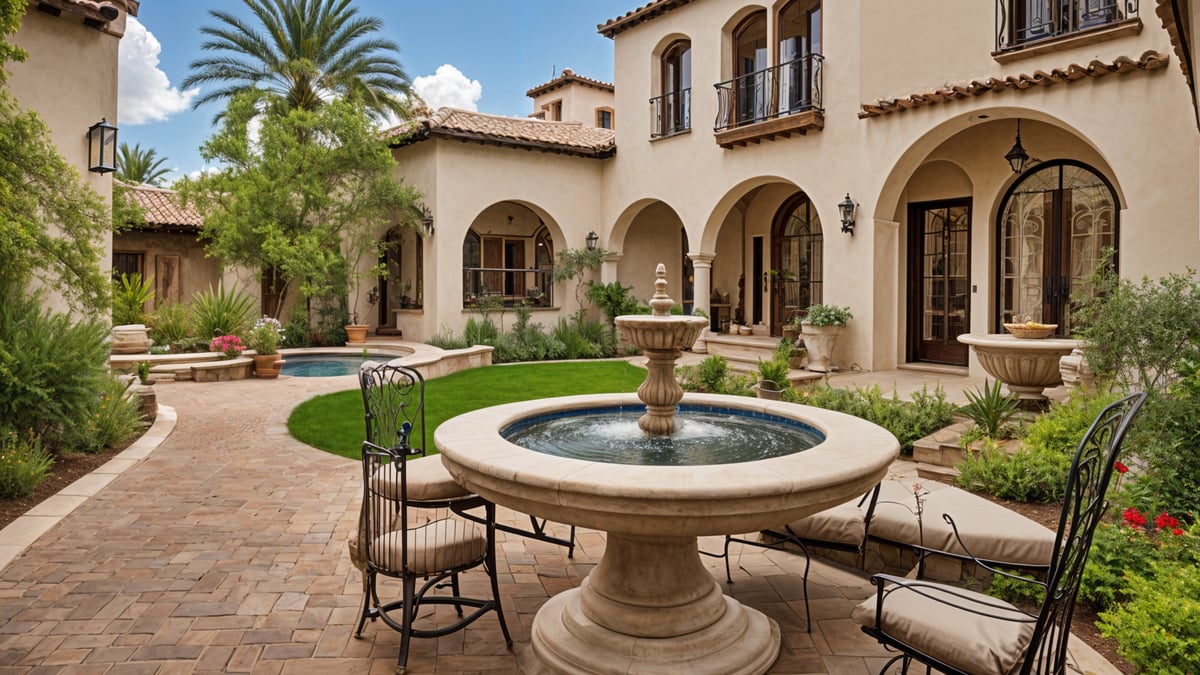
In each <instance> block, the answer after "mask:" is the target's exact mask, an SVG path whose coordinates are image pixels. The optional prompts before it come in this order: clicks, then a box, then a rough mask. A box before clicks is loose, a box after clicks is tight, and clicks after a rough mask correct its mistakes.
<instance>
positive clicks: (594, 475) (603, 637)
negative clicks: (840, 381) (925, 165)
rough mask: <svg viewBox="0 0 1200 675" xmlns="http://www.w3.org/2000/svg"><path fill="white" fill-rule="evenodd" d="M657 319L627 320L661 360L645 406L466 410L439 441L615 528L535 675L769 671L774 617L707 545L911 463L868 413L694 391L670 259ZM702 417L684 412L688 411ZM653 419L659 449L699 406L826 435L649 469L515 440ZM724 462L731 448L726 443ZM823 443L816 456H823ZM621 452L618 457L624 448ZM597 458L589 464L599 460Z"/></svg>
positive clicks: (542, 639) (692, 324)
mask: <svg viewBox="0 0 1200 675" xmlns="http://www.w3.org/2000/svg"><path fill="white" fill-rule="evenodd" d="M655 286H656V292H655V297H654V299H653V300H652V301H651V305H652V307H653V308H654V312H655V313H654V314H652V315H650V316H622V317H618V318H617V325H618V326H619V328H620V330H621V332H622V336H623V337H624V338H625V339H626V340H628V341H630V342H631V343H633V344H637V345H639V346H641V347H642V348H643V349H644V350H645V352H646V354H647V356H648V357H649V358H650V362H649V364H648V372H647V375H646V381H645V382H644V383H643V384H642V386H641V388H639V389H638V394H637V396H636V397H635V396H633V395H630V394H601V395H589V396H568V397H561V398H552V399H541V400H535V401H526V402H522V403H512V404H507V405H501V406H495V407H492V408H485V409H482V410H477V411H474V412H470V413H467V414H465V415H460V416H459V417H456V418H454V419H452V420H449V421H447V422H446V423H444V424H442V425H441V426H440V427H438V430H437V432H436V433H435V437H434V441H435V443H436V444H437V447H438V449H439V450H440V451H441V453H442V461H443V463H444V464H445V465H446V467H447V468H448V469H449V471H450V473H451V474H452V475H453V476H454V478H455V480H457V481H458V482H459V483H461V484H462V485H464V486H465V487H466V488H467V489H469V490H471V491H472V492H475V493H477V494H479V495H482V496H483V497H485V498H487V499H490V500H492V501H494V502H496V503H498V504H503V505H505V506H509V507H511V508H513V509H514V510H517V511H521V512H524V513H529V514H532V515H536V516H539V517H542V518H548V519H550V520H552V521H555V522H559V523H573V524H576V525H579V526H582V527H587V528H592V529H597V530H603V531H605V532H607V540H606V546H605V549H604V554H603V557H601V559H600V561H599V563H598V564H597V565H596V567H595V568H594V569H593V570H592V572H591V573H590V574H589V575H588V577H587V579H585V580H584V581H583V584H582V585H581V586H580V587H579V588H576V589H571V590H568V591H564V592H562V593H559V594H558V595H555V596H554V597H552V598H550V600H548V601H547V602H546V604H544V605H543V606H542V608H541V609H540V610H539V611H538V614H537V616H536V618H535V619H534V623H533V627H532V631H531V649H530V650H529V651H527V652H525V653H524V654H522V655H521V660H522V667H523V668H524V669H525V670H527V671H529V672H551V673H612V674H613V675H616V674H618V673H621V674H624V673H638V672H658V673H666V672H689V673H692V674H695V675H699V674H708V673H738V674H742V673H746V674H753V673H763V672H766V671H767V669H769V668H770V667H771V664H772V663H774V661H775V659H776V657H777V656H778V654H779V644H780V632H779V627H778V625H776V623H775V622H774V621H772V620H771V619H770V618H768V617H767V616H766V615H764V614H762V613H761V612H759V611H757V610H755V609H752V608H750V607H746V606H745V605H743V604H741V603H740V602H739V601H737V600H735V599H733V598H732V597H730V596H727V595H725V594H724V593H723V591H722V585H721V584H718V583H717V581H716V580H715V579H714V577H713V575H712V574H711V573H710V572H709V570H708V569H707V568H706V567H705V566H704V564H703V563H702V562H701V560H700V557H699V554H698V545H697V537H700V536H706V535H722V534H729V533H744V532H753V531H756V530H760V529H764V528H767V527H772V526H778V525H779V524H780V523H786V522H790V521H791V520H794V519H796V518H800V517H802V516H805V515H808V514H811V513H815V512H817V511H820V510H822V509H825V508H829V507H831V506H834V505H837V504H841V503H843V502H845V501H848V500H850V499H852V498H854V497H856V496H858V495H861V494H863V493H864V492H866V491H867V490H869V489H870V488H871V487H872V486H873V485H874V484H875V483H877V482H878V481H879V480H880V479H881V478H883V476H884V475H885V474H886V472H887V469H888V466H889V465H890V464H891V462H892V460H893V459H895V457H896V456H897V454H898V453H899V449H900V448H899V443H898V442H897V441H896V438H895V437H894V436H892V435H891V434H890V433H888V432H887V431H885V430H884V429H882V428H880V427H878V426H876V425H874V424H871V423H869V422H866V421H864V420H861V419H859V418H856V417H851V416H849V415H844V414H842V413H837V412H833V411H829V410H822V409H818V408H810V407H807V406H801V405H796V404H792V403H783V402H778V401H766V400H763V399H755V398H747V397H735V396H717V395H706V394H687V395H684V394H683V393H682V390H681V389H680V387H679V385H678V384H676V383H675V380H674V375H673V369H674V363H675V360H676V359H677V358H678V357H679V354H680V350H681V349H683V348H684V347H685V346H688V345H690V344H691V341H692V340H694V339H695V337H696V335H697V334H698V333H699V331H700V329H701V328H703V326H704V325H705V323H706V322H705V320H704V319H703V318H700V317H684V316H670V314H669V308H670V306H671V304H672V303H671V300H670V298H668V297H667V296H666V279H665V272H664V268H663V266H662V265H660V266H659V268H658V271H657V280H656V282H655ZM677 404H682V405H683V406H685V407H686V409H685V411H684V412H683V413H680V416H677V415H676V405H677ZM643 407H644V409H645V414H644V415H643V416H642V417H641V418H640V419H639V420H638V422H637V426H638V427H640V428H641V429H642V431H643V432H644V434H645V435H646V436H648V437H652V438H651V440H652V441H653V442H654V443H667V444H671V443H674V442H675V435H674V434H672V430H674V429H676V425H677V422H680V417H682V422H680V423H681V424H683V428H686V427H687V426H688V425H690V424H691V422H690V421H689V418H688V415H689V414H690V413H689V411H690V410H691V409H706V410H713V411H718V412H719V413H720V414H722V415H726V416H740V417H744V418H750V419H752V420H753V422H754V424H755V425H756V426H762V427H764V428H766V429H768V435H772V436H774V435H780V434H786V433H788V430H790V429H794V428H795V427H804V428H806V429H809V430H812V431H813V432H814V434H813V436H815V438H816V439H817V440H816V441H815V445H812V444H811V443H809V444H801V443H799V442H797V443H796V444H795V447H793V448H789V449H788V450H787V451H786V452H785V453H783V454H777V455H772V456H769V457H767V458H765V459H756V460H752V461H742V460H734V461H732V462H726V463H711V462H710V463H691V464H686V463H685V464H673V465H663V466H645V465H639V464H633V463H622V462H624V460H623V459H617V458H615V457H603V456H602V457H601V458H600V459H581V458H578V457H575V456H560V455H555V454H548V453H547V452H544V451H540V450H536V449H530V448H527V447H522V446H521V445H519V444H518V443H516V442H513V441H510V440H509V439H508V435H507V434H509V433H510V430H511V429H513V428H517V427H523V426H526V425H528V424H530V423H531V420H538V419H541V418H561V417H564V416H575V417H572V420H574V419H580V420H582V419H585V418H593V417H599V418H604V417H605V416H608V415H614V416H616V415H620V414H621V413H622V411H627V410H631V409H637V410H640V409H641V408H643ZM711 443H712V444H713V450H712V451H713V452H724V451H725V450H726V449H728V450H730V451H736V450H739V449H740V448H727V446H728V445H729V444H730V440H729V439H727V438H722V437H721V435H720V434H719V433H718V434H714V438H712V440H711ZM810 446H811V447H810ZM614 454H615V453H614ZM591 456H592V455H589V457H591Z"/></svg>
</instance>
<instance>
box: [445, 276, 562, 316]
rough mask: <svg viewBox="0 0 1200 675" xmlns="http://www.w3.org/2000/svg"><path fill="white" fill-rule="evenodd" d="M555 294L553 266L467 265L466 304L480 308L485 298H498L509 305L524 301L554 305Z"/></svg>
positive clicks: (464, 292) (548, 305)
mask: <svg viewBox="0 0 1200 675" xmlns="http://www.w3.org/2000/svg"><path fill="white" fill-rule="evenodd" d="M553 296H554V270H553V269H513V268H507V267H464V268H463V307H477V306H478V305H479V303H480V301H481V300H483V299H498V300H499V301H500V302H501V303H502V304H503V305H504V306H505V307H512V306H514V305H518V304H520V303H522V302H525V303H528V304H530V305H532V306H534V307H551V306H553V304H554V302H553Z"/></svg>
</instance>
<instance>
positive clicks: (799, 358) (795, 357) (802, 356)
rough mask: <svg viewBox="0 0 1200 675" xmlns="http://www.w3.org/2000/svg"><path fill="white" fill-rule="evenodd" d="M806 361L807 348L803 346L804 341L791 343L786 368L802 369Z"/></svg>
mask: <svg viewBox="0 0 1200 675" xmlns="http://www.w3.org/2000/svg"><path fill="white" fill-rule="evenodd" d="M807 360H808V347H806V346H805V345H804V340H801V339H797V340H796V341H795V342H793V343H792V349H791V352H790V353H789V354H788V366H790V367H792V368H796V369H800V368H803V367H804V366H805V362H806V361H807Z"/></svg>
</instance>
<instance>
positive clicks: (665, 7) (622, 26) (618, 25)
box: [596, 0, 692, 38]
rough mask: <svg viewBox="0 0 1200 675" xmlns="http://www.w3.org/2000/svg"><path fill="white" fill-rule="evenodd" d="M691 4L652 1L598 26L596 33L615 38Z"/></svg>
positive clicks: (685, 0)
mask: <svg viewBox="0 0 1200 675" xmlns="http://www.w3.org/2000/svg"><path fill="white" fill-rule="evenodd" d="M689 2H692V0H651V1H650V2H648V3H646V4H644V5H642V6H641V7H638V8H637V9H635V10H633V11H631V12H626V13H625V14H624V15H623V16H619V17H617V18H615V19H609V20H608V21H605V22H604V23H602V24H600V25H598V26H596V32H598V33H600V34H601V35H603V36H604V37H606V38H611V37H615V36H616V34H617V33H620V32H622V31H626V30H629V29H630V28H633V27H634V26H636V25H638V24H640V23H645V22H647V21H650V20H651V19H656V18H658V17H660V16H662V15H663V14H666V13H667V12H669V11H671V10H673V9H678V8H680V7H683V6H684V5H686V4H688V3H689Z"/></svg>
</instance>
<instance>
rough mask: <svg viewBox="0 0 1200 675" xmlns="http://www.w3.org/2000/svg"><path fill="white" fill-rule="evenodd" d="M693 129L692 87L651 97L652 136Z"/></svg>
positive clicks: (657, 136)
mask: <svg viewBox="0 0 1200 675" xmlns="http://www.w3.org/2000/svg"><path fill="white" fill-rule="evenodd" d="M691 129H692V89H691V87H689V88H687V89H681V90H679V91H672V92H668V93H666V94H663V95H662V96H655V97H654V98H652V99H650V138H662V137H663V136H674V135H675V134H680V133H683V132H685V131H691Z"/></svg>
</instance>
